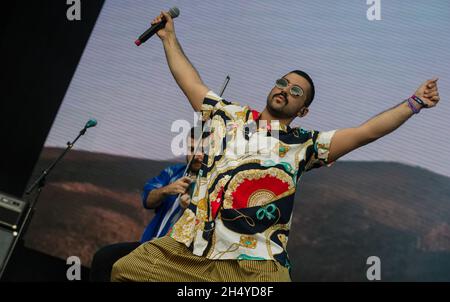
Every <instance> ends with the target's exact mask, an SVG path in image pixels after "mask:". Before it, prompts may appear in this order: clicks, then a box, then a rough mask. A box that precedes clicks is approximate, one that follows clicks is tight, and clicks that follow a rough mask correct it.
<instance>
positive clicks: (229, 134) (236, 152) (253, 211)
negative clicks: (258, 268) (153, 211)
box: [169, 91, 335, 268]
mask: <svg viewBox="0 0 450 302" xmlns="http://www.w3.org/2000/svg"><path fill="white" fill-rule="evenodd" d="M202 115H203V120H204V121H207V120H208V121H209V123H210V124H209V130H210V132H211V134H210V136H209V138H208V139H209V141H208V150H206V152H205V156H204V159H203V165H202V168H201V170H200V171H199V175H198V177H197V180H196V184H195V189H194V190H193V194H192V198H191V203H190V205H189V206H188V208H187V209H186V210H185V211H184V213H183V215H182V216H181V218H180V219H179V220H178V222H177V223H176V224H175V225H174V226H173V228H172V229H171V230H170V231H169V234H170V236H171V237H172V238H174V239H175V240H177V241H178V242H181V243H184V244H185V245H186V246H187V247H188V248H190V249H191V250H192V252H193V253H194V254H195V255H198V256H204V257H207V258H209V259H214V260H222V259H245V260H275V261H278V262H280V263H281V264H282V265H284V266H286V267H288V268H289V267H290V263H289V258H288V255H287V251H286V245H287V241H288V237H289V229H290V225H291V219H292V212H293V205H294V196H295V190H296V184H297V182H298V181H299V179H300V177H301V175H302V174H303V173H304V172H306V171H308V170H311V169H313V168H318V167H321V166H323V165H328V164H329V163H328V161H327V159H328V150H329V146H330V142H331V139H332V137H333V135H334V133H335V130H333V131H326V132H321V131H313V130H312V131H310V130H304V129H303V128H290V127H289V126H285V125H283V124H280V123H278V122H276V121H272V122H270V123H269V124H267V123H265V124H264V123H263V122H265V121H259V120H258V118H259V114H258V113H257V112H256V111H253V110H251V109H250V108H249V107H247V106H240V105H239V104H236V103H230V102H227V101H225V100H224V99H222V98H221V97H219V96H218V95H216V94H215V93H213V92H212V91H210V92H208V94H207V95H206V97H205V99H204V101H203V105H202Z"/></svg>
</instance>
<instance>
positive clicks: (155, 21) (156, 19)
mask: <svg viewBox="0 0 450 302" xmlns="http://www.w3.org/2000/svg"><path fill="white" fill-rule="evenodd" d="M162 17H163V15H162V14H161V15H159V16H158V17H156V18H155V19H153V20H152V22H151V25H153V24H156V23H159V22H161V21H162Z"/></svg>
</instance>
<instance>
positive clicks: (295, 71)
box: [290, 70, 315, 107]
mask: <svg viewBox="0 0 450 302" xmlns="http://www.w3.org/2000/svg"><path fill="white" fill-rule="evenodd" d="M290 73H295V74H298V75H299V76H301V77H302V78H305V79H306V80H307V81H308V83H309V85H311V93H310V95H309V97H308V99H307V100H306V104H305V105H306V107H309V105H311V103H312V101H313V100H314V94H315V90H314V83H313V80H312V79H311V77H310V76H309V75H308V74H307V73H306V72H304V71H302V70H293V71H291V72H290Z"/></svg>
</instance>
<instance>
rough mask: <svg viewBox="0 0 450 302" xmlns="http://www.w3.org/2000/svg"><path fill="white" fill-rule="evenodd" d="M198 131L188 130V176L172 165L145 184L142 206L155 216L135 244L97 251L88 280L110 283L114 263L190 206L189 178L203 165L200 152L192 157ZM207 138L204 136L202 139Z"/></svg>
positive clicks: (158, 233)
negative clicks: (152, 210) (178, 197)
mask: <svg viewBox="0 0 450 302" xmlns="http://www.w3.org/2000/svg"><path fill="white" fill-rule="evenodd" d="M199 133H201V129H200V130H199V129H198V128H194V127H193V128H191V130H190V135H189V138H188V140H187V141H188V150H189V152H188V155H187V156H186V161H187V163H189V161H190V160H191V159H192V162H191V165H190V167H189V173H188V175H189V176H183V175H184V172H185V169H186V167H187V164H181V163H180V164H175V165H172V166H169V167H167V168H165V169H164V170H163V171H162V172H161V173H160V174H159V175H158V176H156V177H153V178H151V179H149V180H148V181H147V183H146V184H145V186H144V189H143V192H142V195H141V196H142V205H143V206H144V208H146V209H154V210H155V216H154V217H153V218H152V220H151V221H150V223H149V224H148V226H147V227H146V228H145V230H144V233H143V234H142V237H141V240H140V241H137V242H122V243H116V244H112V245H108V246H105V247H103V248H101V249H100V250H98V251H97V252H96V253H95V255H94V257H93V259H92V264H91V271H90V280H91V281H103V282H109V281H110V275H111V270H112V266H113V264H114V263H115V262H116V261H117V260H119V259H120V258H122V257H124V256H126V255H128V254H129V253H131V252H132V251H133V250H134V249H136V248H137V247H138V246H139V245H141V244H142V243H144V242H147V241H149V240H151V239H153V238H157V237H163V236H164V235H166V234H167V232H168V231H169V230H170V228H171V227H172V225H173V224H174V223H175V222H176V221H177V220H178V218H180V216H181V214H182V213H183V211H184V209H185V208H186V207H187V206H188V205H189V201H190V197H189V188H190V184H191V183H192V179H194V177H195V176H196V174H197V173H198V171H199V170H200V168H201V166H202V161H203V152H201V150H200V151H197V152H196V153H195V154H194V152H195V147H196V143H195V142H196V141H195V136H196V135H197V136H200V135H199ZM208 135H209V133H208V132H205V133H203V136H202V137H203V138H206V137H207V136H208ZM179 194H182V195H181V198H180V200H179V203H178V204H176V205H175V206H174V203H175V201H176V199H177V196H178V195H179Z"/></svg>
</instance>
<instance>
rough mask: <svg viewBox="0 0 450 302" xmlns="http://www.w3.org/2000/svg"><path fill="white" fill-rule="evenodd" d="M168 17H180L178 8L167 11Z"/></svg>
mask: <svg viewBox="0 0 450 302" xmlns="http://www.w3.org/2000/svg"><path fill="white" fill-rule="evenodd" d="M169 15H170V16H171V17H172V18H176V17H178V16H179V15H180V10H179V9H178V7H176V6H174V7H172V8H171V9H169Z"/></svg>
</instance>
